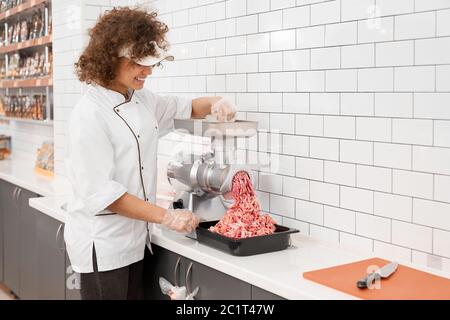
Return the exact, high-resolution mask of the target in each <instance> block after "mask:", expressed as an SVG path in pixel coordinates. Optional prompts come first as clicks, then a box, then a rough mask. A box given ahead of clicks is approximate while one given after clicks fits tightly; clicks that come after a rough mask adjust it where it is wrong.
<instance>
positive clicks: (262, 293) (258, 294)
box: [252, 286, 286, 300]
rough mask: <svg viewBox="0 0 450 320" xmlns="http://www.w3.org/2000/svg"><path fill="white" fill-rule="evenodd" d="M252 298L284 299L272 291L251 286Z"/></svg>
mask: <svg viewBox="0 0 450 320" xmlns="http://www.w3.org/2000/svg"><path fill="white" fill-rule="evenodd" d="M252 300H286V299H285V298H283V297H280V296H278V295H276V294H273V293H272V292H269V291H266V290H264V289H261V288H259V287H255V286H252Z"/></svg>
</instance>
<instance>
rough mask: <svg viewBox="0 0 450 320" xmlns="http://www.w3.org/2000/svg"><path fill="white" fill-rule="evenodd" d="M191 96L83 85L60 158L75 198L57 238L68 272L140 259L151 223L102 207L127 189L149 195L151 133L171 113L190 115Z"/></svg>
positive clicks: (166, 123) (166, 127)
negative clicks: (125, 92) (124, 91)
mask: <svg viewBox="0 0 450 320" xmlns="http://www.w3.org/2000/svg"><path fill="white" fill-rule="evenodd" d="M191 112H192V100H191V99H185V98H181V97H175V96H166V97H163V96H159V95H156V94H154V93H152V92H150V91H149V90H147V89H142V90H138V91H134V92H133V93H132V96H131V98H130V99H128V100H125V98H124V96H123V95H122V94H120V93H118V92H116V91H112V90H109V89H106V88H104V87H102V86H90V88H89V89H88V91H87V92H86V93H85V94H84V96H83V97H82V98H81V100H80V101H79V102H78V103H77V104H76V106H75V108H74V109H73V111H72V114H71V117H70V121H69V130H68V131H69V137H68V148H67V156H66V168H67V173H68V178H69V180H70V181H71V183H72V187H73V190H74V198H73V200H72V201H70V202H69V204H68V206H67V211H68V218H67V222H66V226H65V232H64V239H65V242H66V247H67V252H68V255H69V258H70V261H71V263H72V268H73V270H74V271H75V272H79V273H89V272H93V271H94V270H93V263H92V262H93V261H92V248H93V245H95V252H96V257H97V265H98V270H99V271H107V270H113V269H118V268H121V267H124V266H127V265H130V264H132V263H134V262H137V261H140V260H142V259H143V257H144V251H145V244H146V242H147V244H148V245H150V241H149V237H150V236H151V231H149V230H151V227H152V225H151V224H147V222H144V221H140V220H135V219H130V218H127V217H124V216H121V215H118V214H116V213H113V212H111V211H108V210H106V209H105V208H107V207H108V206H109V205H110V204H111V203H113V202H114V201H115V200H117V199H118V198H120V197H121V196H122V195H123V194H124V193H126V192H128V193H130V194H132V195H135V196H137V197H139V198H141V199H144V200H146V201H149V202H152V203H154V202H155V201H156V177H157V168H156V164H157V162H156V160H157V159H156V157H157V148H158V136H161V135H163V134H164V133H167V132H168V131H170V129H172V128H173V119H174V118H190V116H191Z"/></svg>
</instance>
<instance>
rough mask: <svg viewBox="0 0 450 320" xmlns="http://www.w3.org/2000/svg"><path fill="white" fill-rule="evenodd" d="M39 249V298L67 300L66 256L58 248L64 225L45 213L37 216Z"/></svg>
mask: <svg viewBox="0 0 450 320" xmlns="http://www.w3.org/2000/svg"><path fill="white" fill-rule="evenodd" d="M36 225H37V231H36V232H37V247H38V249H37V250H38V298H39V299H49V300H60V299H61V300H63V299H65V295H66V290H65V270H64V269H65V254H64V253H63V252H62V250H61V248H59V247H58V243H57V240H56V239H57V233H58V230H59V231H62V226H63V224H62V223H61V222H59V221H57V220H55V219H53V218H51V217H49V216H47V215H45V214H43V213H40V212H39V213H38V214H37V215H36Z"/></svg>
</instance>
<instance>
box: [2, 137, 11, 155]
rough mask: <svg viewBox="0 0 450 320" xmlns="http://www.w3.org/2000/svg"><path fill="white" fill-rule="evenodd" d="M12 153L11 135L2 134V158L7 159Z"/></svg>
mask: <svg viewBox="0 0 450 320" xmlns="http://www.w3.org/2000/svg"><path fill="white" fill-rule="evenodd" d="M10 154H11V137H10V136H6V135H4V134H0V160H4V159H7V158H8V156H9V155H10Z"/></svg>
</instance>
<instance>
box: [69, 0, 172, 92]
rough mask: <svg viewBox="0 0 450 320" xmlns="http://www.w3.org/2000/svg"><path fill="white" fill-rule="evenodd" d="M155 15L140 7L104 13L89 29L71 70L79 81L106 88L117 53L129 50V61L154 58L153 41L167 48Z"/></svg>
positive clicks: (115, 9) (112, 77) (113, 72)
mask: <svg viewBox="0 0 450 320" xmlns="http://www.w3.org/2000/svg"><path fill="white" fill-rule="evenodd" d="M157 15H158V14H157V12H149V11H147V10H146V9H144V8H139V7H135V8H130V7H121V8H114V9H112V10H108V11H106V12H105V13H104V14H103V15H102V16H101V17H100V18H99V19H98V21H97V23H96V25H95V26H94V27H93V28H92V29H90V30H89V36H90V40H89V44H88V46H87V47H86V49H85V50H84V52H83V53H82V54H81V56H80V58H79V60H78V62H77V63H75V70H76V73H77V76H78V79H79V80H80V81H82V82H86V83H88V84H90V83H96V84H99V85H102V86H109V85H110V84H111V82H112V80H113V79H114V78H115V76H116V69H117V66H118V64H119V61H120V58H119V52H120V50H121V49H122V48H124V47H130V48H131V50H130V55H131V59H132V60H139V59H141V58H143V57H146V56H149V55H155V54H156V50H155V46H154V44H153V43H151V41H156V43H157V44H158V46H159V47H161V48H162V49H167V47H168V46H169V44H168V43H167V41H166V40H165V35H166V33H167V32H168V31H169V28H168V27H167V25H166V24H164V23H163V22H161V21H159V20H158V19H157Z"/></svg>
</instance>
